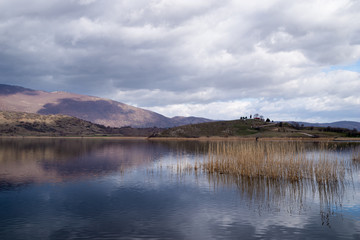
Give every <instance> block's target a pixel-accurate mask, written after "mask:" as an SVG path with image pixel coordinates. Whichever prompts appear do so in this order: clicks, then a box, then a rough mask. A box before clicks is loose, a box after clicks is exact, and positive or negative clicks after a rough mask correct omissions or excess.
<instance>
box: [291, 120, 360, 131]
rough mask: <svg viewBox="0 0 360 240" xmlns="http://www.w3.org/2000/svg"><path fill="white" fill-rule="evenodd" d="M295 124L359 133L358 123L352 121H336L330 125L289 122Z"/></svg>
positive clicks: (359, 125) (359, 124)
mask: <svg viewBox="0 0 360 240" xmlns="http://www.w3.org/2000/svg"><path fill="white" fill-rule="evenodd" d="M290 123H297V124H299V125H304V127H332V128H347V129H350V130H352V129H356V130H357V131H360V122H354V121H338V122H332V123H309V122H290Z"/></svg>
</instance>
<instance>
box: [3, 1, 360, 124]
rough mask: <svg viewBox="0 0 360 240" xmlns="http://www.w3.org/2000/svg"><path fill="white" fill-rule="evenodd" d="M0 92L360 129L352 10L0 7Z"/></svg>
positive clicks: (358, 32)
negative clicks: (11, 89)
mask: <svg viewBox="0 0 360 240" xmlns="http://www.w3.org/2000/svg"><path fill="white" fill-rule="evenodd" d="M0 12H1V14H0V83H3V84H11V85H19V86H23V87H28V88H32V89H37V90H45V91H67V92H73V93H80V94H87V95H93V96H99V97H105V98H109V99H113V100H116V101H120V102H123V103H127V104H130V105H133V106H137V107H141V108H145V109H149V110H152V111H155V112H158V113H161V114H163V115H165V116H168V117H173V116H178V115H181V116H198V117H207V118H211V119H237V118H239V117H241V116H249V115H250V114H255V113H259V114H260V115H263V116H264V117H269V118H270V119H271V120H278V121H279V120H295V121H310V122H331V121H338V120H353V121H360V94H359V93H360V73H359V72H360V14H359V12H360V1H358V0H302V1H288V0H267V1H263V0H252V1H240V0H223V1H216V0H117V1H115V0H52V1H49V0H32V1H28V0H1V1H0Z"/></svg>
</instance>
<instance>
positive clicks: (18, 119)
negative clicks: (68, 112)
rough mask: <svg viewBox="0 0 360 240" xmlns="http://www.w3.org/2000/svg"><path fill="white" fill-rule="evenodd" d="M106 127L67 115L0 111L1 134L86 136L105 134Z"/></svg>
mask: <svg viewBox="0 0 360 240" xmlns="http://www.w3.org/2000/svg"><path fill="white" fill-rule="evenodd" d="M105 132H106V127H104V126H101V125H98V124H93V123H91V122H88V121H84V120H81V119H78V118H75V117H69V116H65V115H47V116H44V115H40V114H35V113H20V112H0V135H3V136H4V135H7V136H19V135H23V136H30V135H31V136H69V135H76V136H86V135H97V134H105Z"/></svg>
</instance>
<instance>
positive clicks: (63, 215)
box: [0, 139, 360, 239]
mask: <svg viewBox="0 0 360 240" xmlns="http://www.w3.org/2000/svg"><path fill="white" fill-rule="evenodd" d="M358 146H359V145H357V146H350V148H349V147H341V148H342V150H341V151H340V148H339V147H336V148H332V149H333V150H332V151H335V152H338V153H339V154H343V156H344V158H346V168H347V169H350V170H352V171H347V172H346V181H343V182H331V184H330V183H329V184H318V183H317V182H316V181H309V180H308V179H307V180H304V181H298V182H291V181H286V180H284V179H282V180H276V179H268V178H255V177H252V178H249V177H242V176H235V175H231V174H220V173H212V174H209V173H207V172H204V171H202V170H201V169H200V168H198V169H197V170H195V169H194V167H193V165H194V163H197V164H200V161H202V159H203V158H204V153H206V152H207V151H208V143H206V142H190V141H186V142H175V141H173V142H165V141H164V142H156V141H154V142H151V141H135V140H131V141H129V140H127V141H124V140H112V139H107V140H101V139H0V179H1V180H0V186H1V187H0V189H1V190H2V191H0V212H1V214H0V237H2V239H24V238H26V237H29V238H34V239H36V238H39V239H44V238H49V239H52V238H53V239H77V238H86V239H106V238H109V239H132V238H133V239H139V238H145V237H147V238H154V239H160V238H161V239H164V238H165V239H166V238H167V239H214V238H215V239H218V238H226V239H238V238H239V236H242V237H244V238H245V239H249V238H250V239H253V238H260V239H270V238H272V239H280V238H286V239H288V238H295V239H306V238H307V239H310V238H311V239H313V238H320V239H321V238H327V239H339V238H349V239H351V238H353V239H356V238H357V237H360V224H359V221H358V220H359V216H360V211H359V204H360V203H359V200H358V199H359V198H358V196H357V195H358V193H357V192H358V191H359V180H358V176H359V175H358V174H359V172H358V171H359V169H358V167H356V166H358V165H356V163H355V162H353V160H352V157H351V156H352V152H353V151H352V149H358ZM329 148H331V147H330V145H329ZM316 149H317V146H316V145H311V146H309V148H308V150H309V151H310V152H313V153H316ZM205 156H206V154H205ZM351 177H352V178H351ZM20 186H25V187H22V188H21V187H20ZM14 189H17V190H18V191H14ZM342 213H344V217H343V216H342ZM322 224H323V225H322ZM326 225H328V226H329V227H331V230H330V228H328V227H326ZM324 226H325V227H324ZM324 229H325V230H324ZM333 229H335V231H333ZM294 236H295V237H294Z"/></svg>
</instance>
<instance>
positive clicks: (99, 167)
mask: <svg viewBox="0 0 360 240" xmlns="http://www.w3.org/2000/svg"><path fill="white" fill-rule="evenodd" d="M164 152H166V147H165V146H164V145H162V144H158V143H147V142H145V141H136V140H133V141H119V140H102V139H39V138H35V139H0V190H1V187H2V188H11V186H19V185H21V184H28V183H32V182H61V181H66V180H70V179H74V178H80V177H82V178H84V177H96V176H101V175H106V174H109V173H114V172H124V171H126V170H128V169H133V168H136V167H138V166H141V165H146V164H148V163H149V162H152V161H154V160H156V159H157V158H159V157H160V156H161V155H162V154H164Z"/></svg>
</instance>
